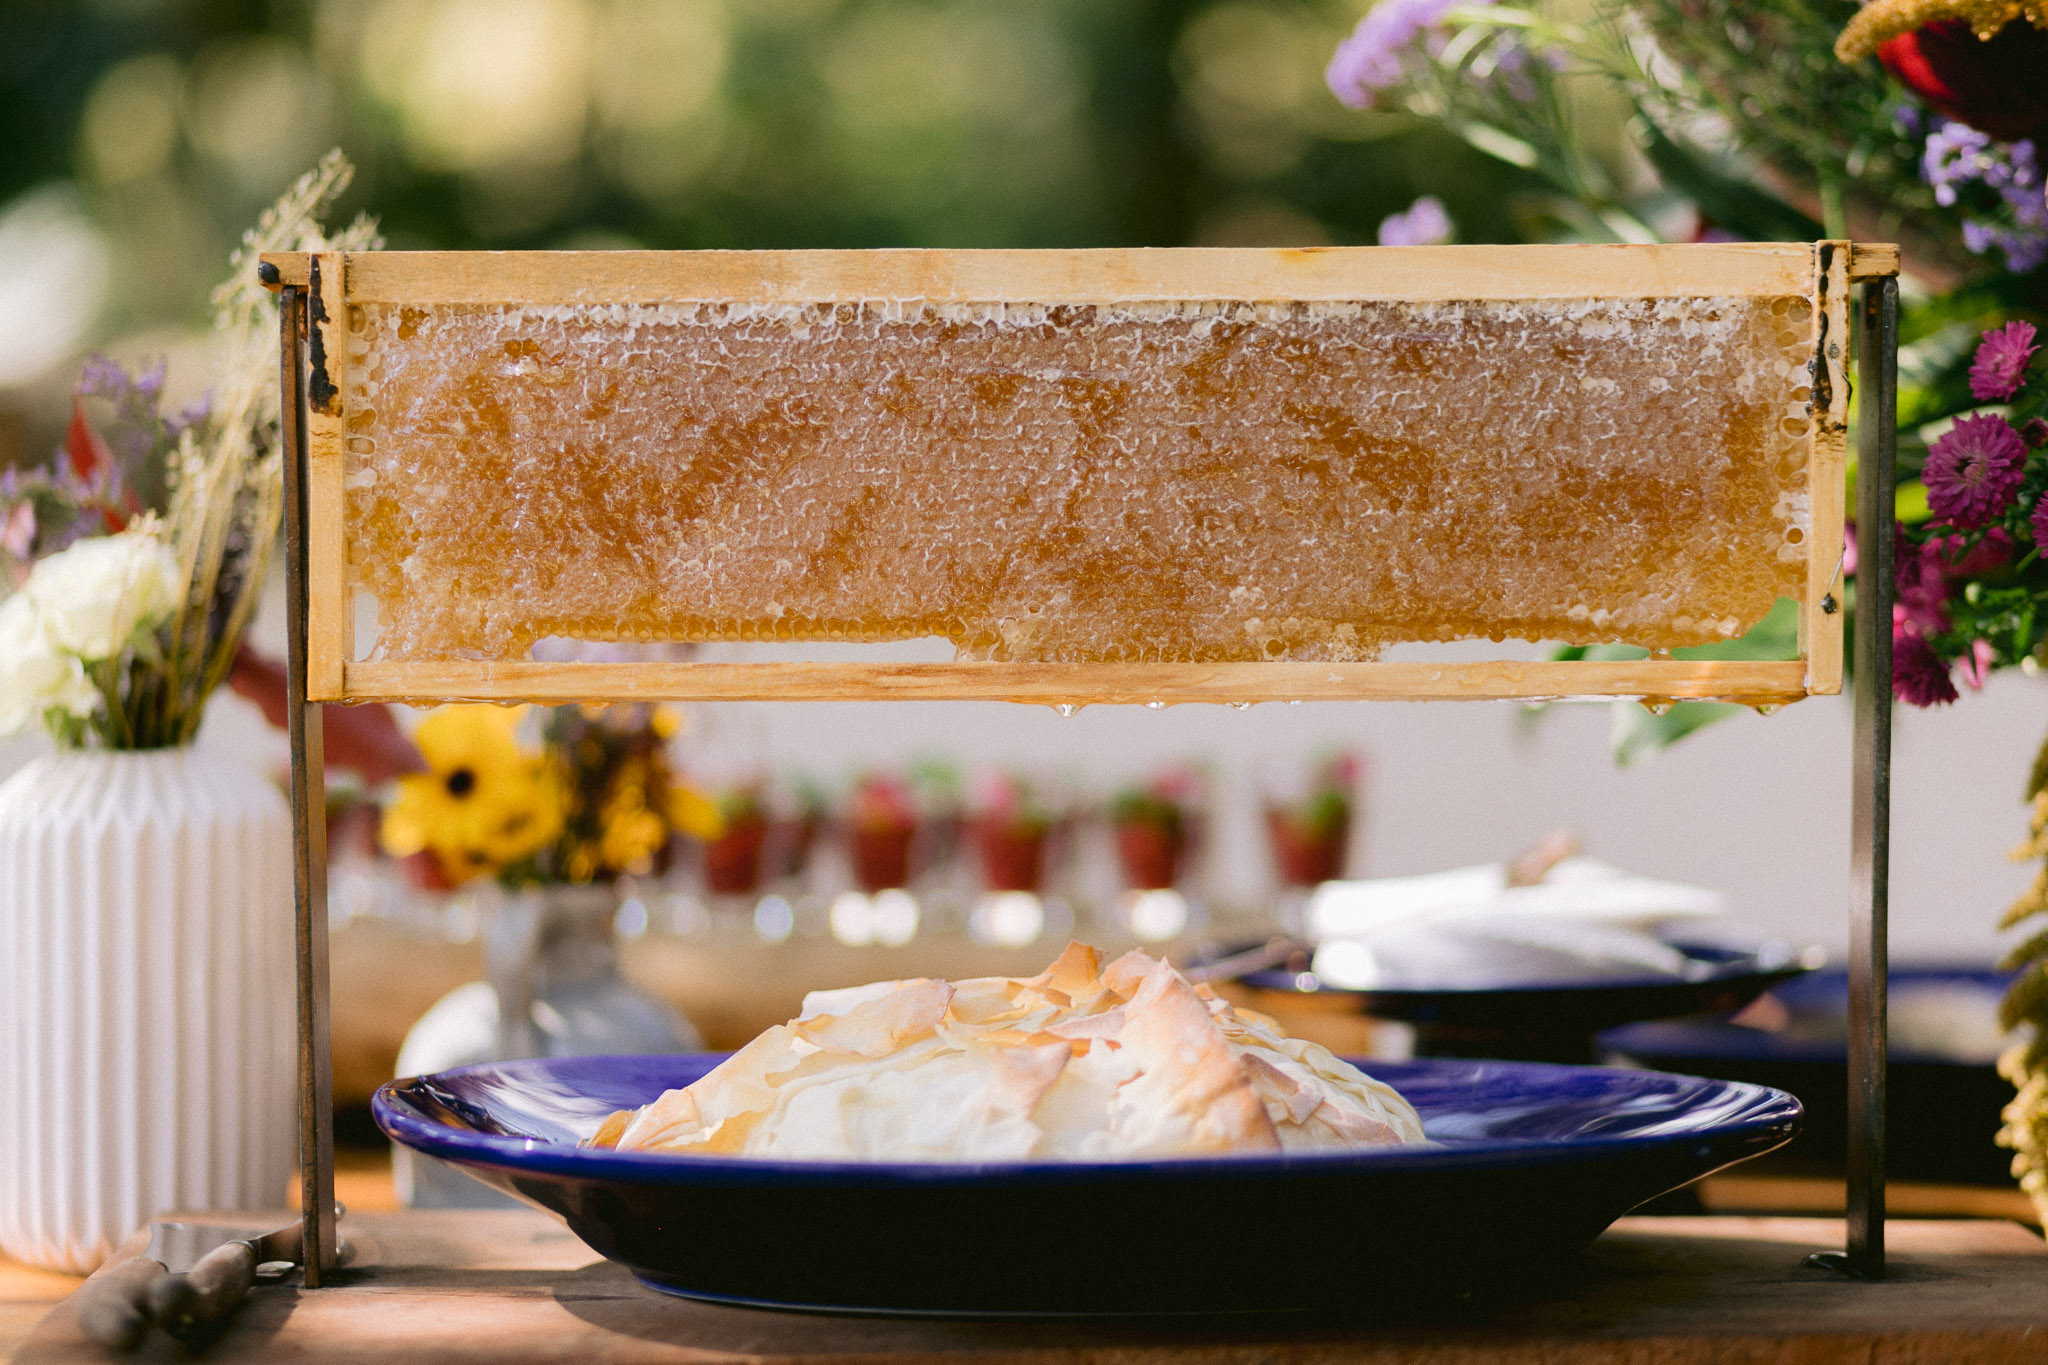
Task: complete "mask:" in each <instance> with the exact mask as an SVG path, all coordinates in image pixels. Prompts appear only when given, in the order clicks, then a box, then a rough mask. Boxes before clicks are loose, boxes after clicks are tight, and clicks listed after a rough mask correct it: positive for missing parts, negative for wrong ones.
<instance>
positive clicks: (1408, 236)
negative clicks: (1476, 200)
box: [1380, 194, 1455, 246]
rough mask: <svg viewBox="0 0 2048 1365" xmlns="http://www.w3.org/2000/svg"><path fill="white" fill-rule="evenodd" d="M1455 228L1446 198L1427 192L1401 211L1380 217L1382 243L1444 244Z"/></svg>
mask: <svg viewBox="0 0 2048 1365" xmlns="http://www.w3.org/2000/svg"><path fill="white" fill-rule="evenodd" d="M1453 231H1455V229H1454V228H1453V227H1452V226H1451V215H1450V214H1449V213H1447V212H1445V211H1444V201H1443V200H1441V199H1439V198H1437V197H1436V196H1435V195H1433V194H1425V195H1423V196H1422V197H1421V198H1420V199H1418V200H1416V201H1415V202H1414V203H1412V204H1410V205H1409V206H1408V207H1407V208H1406V209H1404V210H1403V211H1402V212H1400V213H1390V214H1388V215H1387V216H1386V217H1385V218H1382V219H1380V245H1381V246H1441V245H1443V244H1444V243H1445V242H1448V241H1450V240H1451V234H1452V233H1453Z"/></svg>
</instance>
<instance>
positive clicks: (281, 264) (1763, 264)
mask: <svg viewBox="0 0 2048 1365" xmlns="http://www.w3.org/2000/svg"><path fill="white" fill-rule="evenodd" d="M1813 253H1814V245H1813V244H1812V243H1805V242H1794V243H1774V242H1773V243H1754V242H1742V243H1724V244H1704V245H1687V246H1643V245H1626V246H1608V245H1585V246H1577V245H1566V246H1443V247H1398V248H1389V247H1313V248H1265V247H1177V248H1147V247H1133V248H1111V249H1097V250H1073V251H928V250H889V251H503V252H485V251H474V252H472V251H462V252H409V251H375V252H362V253H358V254H354V255H351V256H350V257H349V258H348V261H347V269H348V293H347V298H348V301H349V302H352V303H398V304H405V303H416V304H501V303H509V304H537V305H548V304H590V305H602V304H651V303H690V302H728V301H744V302H747V303H758V304H804V303H858V302H863V301H871V300H888V299H921V300H927V301H932V302H974V303H1013V302H1014V303H1114V302H1120V301H1175V300H1246V301H1256V302H1266V301H1276V300H1302V301H1318V300H1342V301H1418V302H1420V301H1450V300H1475V299H1558V298H1573V299H1575V298H1702V297H1729V296H1751V297H1754V296H1766V297H1775V296H1805V295H1807V294H1808V292H1809V291H1810V289H1811V288H1812V284H1813V273H1812V268H1813ZM263 259H264V261H265V262H266V263H267V264H269V265H272V266H274V267H275V268H276V269H277V271H278V273H279V277H280V279H281V280H283V281H284V282H286V283H299V282H306V283H308V284H310V280H311V269H312V266H311V260H310V258H309V257H307V256H305V255H303V254H299V253H279V254H273V255H267V256H265V257H264V258H263Z"/></svg>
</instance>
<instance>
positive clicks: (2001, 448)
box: [1920, 417, 2027, 530]
mask: <svg viewBox="0 0 2048 1365" xmlns="http://www.w3.org/2000/svg"><path fill="white" fill-rule="evenodd" d="M2026 466H2027V443H2026V442H2025V441H2023V440H2021V439H2020V434H2019V433H2018V432H2017V431H2014V430H2013V429H2012V423H2010V422H2008V421H2006V420H2005V419H2004V418H2003V417H1961V418H1958V419H1956V424H1955V425H1954V426H1952V427H1950V428H1949V429H1948V431H1947V432H1945V433H1944V434H1943V435H1942V437H1941V439H1940V440H1938V441H1936V442H1935V443H1934V446H1933V448H1932V449H1931V450H1929V451H1928V452H1927V463H1926V464H1925V465H1923V466H1922V467H1921V470H1920V478H1921V481H1922V482H1924V483H1925V484H1926V485H1927V506H1928V508H1929V509H1930V510H1932V511H1933V513H1934V515H1935V516H1936V517H1938V518H1940V519H1941V520H1942V521H1945V522H1947V523H1948V524H1949V525H1951V526H1956V527H1960V528H1962V529H1963V530H1969V529H1970V528H1971V527H1974V526H1982V525H1984V524H1985V523H1986V522H1989V521H1993V520H1995V519H1997V518H1998V517H1999V516H2001V515H2003V513H2004V512H2005V509H2006V508H2007V507H2009V506H2011V505H2012V499H2013V495H2014V494H2015V493H2017V492H2019V489H2020V483H2021V481H2022V480H2024V479H2025V478H2026V472H2027V470H2026Z"/></svg>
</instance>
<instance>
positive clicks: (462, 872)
mask: <svg viewBox="0 0 2048 1365" xmlns="http://www.w3.org/2000/svg"><path fill="white" fill-rule="evenodd" d="M523 709H524V708H519V709H508V708H505V707H498V706H444V707H442V708H441V709H440V710H438V711H435V712H434V713H433V714H432V715H430V716H428V717H427V718H426V719H425V720H424V721H422V722H420V727H419V729H418V730H416V731H414V732H413V741H414V743H416V744H417V745H418V746H419V750H420V754H421V756H422V757H424V758H425V759H426V761H427V768H428V771H426V772H424V773H415V774H412V775H410V776H407V777H402V778H400V779H399V788H398V798H397V800H395V801H394V802H392V804H391V805H390V806H388V807H386V808H385V811H384V818H383V824H382V828H381V829H380V831H379V837H380V840H381V842H382V843H383V845H384V849H385V851H386V852H388V853H391V854H393V855H395V856H397V857H408V856H410V855H412V854H414V853H418V852H421V851H422V850H431V851H432V852H433V854H434V856H435V858H436V859H437V860H438V861H439V862H440V864H441V869H442V871H443V872H444V873H446V874H447V876H448V879H449V880H450V881H453V882H456V883H461V882H465V881H468V880H470V879H471V878H473V877H477V876H482V875H485V874H488V873H495V872H497V871H499V870H500V869H502V868H505V867H508V866H510V865H511V864H513V863H516V862H519V861H521V860H523V859H525V858H530V857H532V856H533V855H534V854H536V853H538V852H540V851H541V850H542V849H544V848H546V847H547V846H548V845H549V844H551V843H553V842H554V841H555V840H556V839H557V838H559V837H561V833H562V821H563V807H564V798H563V792H562V789H561V783H560V780H559V778H558V777H557V775H556V772H555V769H554V765H553V764H551V763H549V762H548V761H547V760H546V759H545V758H543V757H541V756H540V755H538V754H535V753H532V752H531V751H529V750H527V749H525V748H524V747H522V746H521V745H520V743H519V740H518V738H517V735H516V731H517V729H518V726H519V722H520V719H521V716H522V713H523Z"/></svg>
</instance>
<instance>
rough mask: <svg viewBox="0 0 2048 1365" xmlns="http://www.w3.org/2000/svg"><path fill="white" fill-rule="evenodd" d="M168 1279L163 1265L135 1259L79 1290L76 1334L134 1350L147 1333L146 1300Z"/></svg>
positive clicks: (122, 1349)
mask: <svg viewBox="0 0 2048 1365" xmlns="http://www.w3.org/2000/svg"><path fill="white" fill-rule="evenodd" d="M169 1277H170V1272H169V1271H168V1270H166V1269H165V1268H164V1263H163V1262H162V1261H156V1260H151V1259H150V1258H149V1257H147V1256H137V1257H135V1258H134V1259H133V1260H129V1261H123V1262H121V1264H119V1265H117V1266H115V1267H114V1268H113V1269H112V1270H109V1271H106V1272H104V1273H103V1274H99V1275H95V1276H93V1277H92V1278H91V1279H89V1280H87V1281H86V1282H85V1283H84V1284H83V1285H81V1286H79V1289H78V1293H77V1296H76V1298H75V1299H74V1304H75V1306H76V1309H77V1312H78V1330H79V1331H81V1332H83V1333H85V1335H86V1336H87V1337H89V1338H91V1339H92V1340H94V1341H96V1342H98V1343H99V1344H100V1345H102V1346H111V1347H112V1348H113V1349H115V1350H117V1351H126V1350H131V1349H133V1348H134V1347H135V1346H136V1345H137V1344H139V1343H140V1342H141V1340H142V1338H143V1335H144V1334H145V1333H146V1332H148V1331H149V1319H150V1315H149V1309H148V1307H147V1303H146V1301H147V1299H148V1297H149V1296H150V1294H151V1293H152V1292H153V1291H154V1290H155V1288H156V1286H157V1285H158V1284H160V1283H162V1282H163V1281H164V1280H166V1279H168V1278H169Z"/></svg>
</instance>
